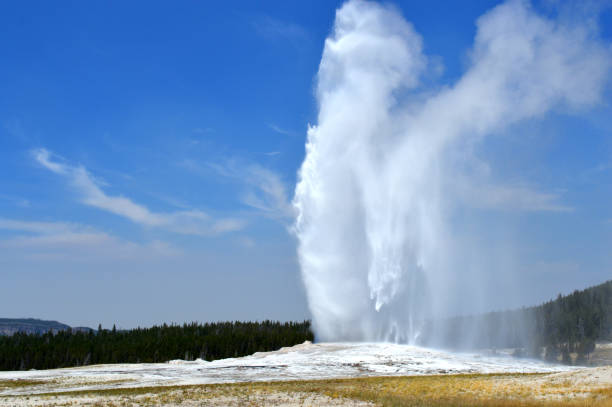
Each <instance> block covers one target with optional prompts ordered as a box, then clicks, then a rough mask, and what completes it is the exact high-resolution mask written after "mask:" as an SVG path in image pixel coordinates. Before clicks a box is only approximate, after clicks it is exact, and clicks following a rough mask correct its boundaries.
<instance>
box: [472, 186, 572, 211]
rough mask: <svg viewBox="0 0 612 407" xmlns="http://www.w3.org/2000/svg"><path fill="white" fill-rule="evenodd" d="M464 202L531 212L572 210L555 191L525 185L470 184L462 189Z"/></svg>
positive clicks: (484, 207)
mask: <svg viewBox="0 0 612 407" xmlns="http://www.w3.org/2000/svg"><path fill="white" fill-rule="evenodd" d="M462 198H463V200H464V203H468V204H469V205H470V206H472V207H476V208H482V209H505V210H517V211H533V212H572V211H573V210H574V209H573V208H572V207H571V206H568V205H564V204H563V203H561V196H560V195H559V194H556V193H550V192H541V191H538V190H536V189H533V188H530V187H529V186H526V185H492V184H486V185H480V186H474V185H471V186H469V187H467V188H465V189H464V190H463V191H462Z"/></svg>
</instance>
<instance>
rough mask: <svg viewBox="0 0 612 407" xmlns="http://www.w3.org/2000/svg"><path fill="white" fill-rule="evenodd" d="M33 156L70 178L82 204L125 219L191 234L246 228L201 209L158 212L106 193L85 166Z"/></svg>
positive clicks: (44, 155)
mask: <svg viewBox="0 0 612 407" xmlns="http://www.w3.org/2000/svg"><path fill="white" fill-rule="evenodd" d="M33 156H34V158H35V159H36V161H37V162H38V163H39V164H41V165H42V166H43V167H45V168H46V169H48V170H50V171H52V172H54V173H56V174H59V175H62V176H64V177H66V178H67V179H68V180H69V182H70V184H71V186H72V187H73V188H74V189H75V190H76V191H77V193H78V194H79V195H80V201H81V202H82V203H83V204H85V205H88V206H91V207H94V208H98V209H101V210H104V211H107V212H110V213H113V214H115V215H118V216H121V217H124V218H126V219H129V220H130V221H132V222H134V223H137V224H140V225H143V226H147V227H158V228H162V229H165V230H169V231H172V232H175V233H181V234H190V235H211V234H217V233H223V232H231V231H235V230H239V229H242V228H243V227H244V226H245V223H244V221H243V220H241V219H234V218H226V219H213V218H212V217H211V216H209V215H208V214H206V213H204V212H202V211H200V210H189V211H176V212H169V213H168V212H154V211H151V210H150V209H149V208H147V207H146V206H144V205H142V204H138V203H135V202H134V201H132V200H131V199H129V198H126V197H124V196H110V195H108V194H106V193H105V192H104V191H103V190H102V188H101V186H100V185H101V183H100V182H99V181H98V180H96V179H95V178H94V177H93V176H92V175H91V174H90V173H89V172H88V171H87V170H86V169H85V168H84V167H83V166H72V165H69V164H66V163H64V162H60V161H56V160H54V159H53V157H52V154H51V153H50V152H49V151H47V150H45V149H37V150H34V151H33Z"/></svg>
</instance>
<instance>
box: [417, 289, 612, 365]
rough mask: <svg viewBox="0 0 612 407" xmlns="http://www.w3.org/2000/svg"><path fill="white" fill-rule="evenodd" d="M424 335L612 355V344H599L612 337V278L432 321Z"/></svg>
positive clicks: (576, 358) (571, 355)
mask: <svg viewBox="0 0 612 407" xmlns="http://www.w3.org/2000/svg"><path fill="white" fill-rule="evenodd" d="M437 322H441V323H438V324H436V323H437ZM422 340H423V342H424V343H425V344H429V345H435V346H440V347H448V348H481V349H483V348H507V349H508V348H509V349H514V350H515V354H516V355H525V356H530V357H544V358H546V359H548V360H551V361H563V362H565V363H570V362H576V363H581V364H583V363H588V362H594V360H591V356H592V355H591V354H592V353H593V351H595V350H598V349H599V350H601V352H599V353H602V352H603V351H604V350H606V352H607V353H606V357H605V358H603V359H606V360H608V359H611V358H612V355H610V353H612V348H611V349H608V348H605V347H603V348H602V347H601V346H597V345H598V344H607V343H610V342H612V280H610V281H607V282H605V283H603V284H600V285H597V286H594V287H589V288H586V289H584V290H581V291H578V290H576V291H574V292H573V293H571V294H569V295H565V296H563V295H561V294H559V296H558V297H557V298H556V299H555V300H551V301H548V302H546V303H544V304H542V305H538V306H535V307H528V308H521V309H517V310H512V311H501V312H490V313H487V314H483V315H473V316H460V317H455V318H450V319H446V320H443V321H429V323H428V326H426V328H425V329H424V333H423V335H422ZM605 346H608V345H605ZM602 354H603V353H602ZM600 357H601V355H599V356H596V358H600ZM570 359H571V361H570Z"/></svg>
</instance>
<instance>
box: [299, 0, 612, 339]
mask: <svg viewBox="0 0 612 407" xmlns="http://www.w3.org/2000/svg"><path fill="white" fill-rule="evenodd" d="M594 31H595V30H594V29H593V28H592V26H590V25H587V24H581V23H576V22H567V23H561V22H559V21H555V20H550V19H548V18H545V17H542V16H539V15H538V14H536V13H535V12H534V11H533V10H532V8H531V6H530V5H529V4H528V3H527V2H523V1H510V2H507V3H505V4H502V5H500V6H498V7H496V8H494V9H493V10H491V11H490V12H488V13H487V14H486V15H484V16H483V17H481V18H480V19H479V20H478V21H477V34H476V38H475V42H474V46H473V49H472V50H471V53H470V63H469V66H468V68H467V70H466V71H465V73H464V74H463V76H462V77H461V78H460V79H459V80H457V81H456V83H455V84H454V85H453V86H450V87H443V88H437V89H431V87H429V89H424V88H423V85H422V84H421V83H422V80H421V79H422V78H423V77H427V78H431V77H432V75H431V74H428V71H430V70H431V69H430V68H429V65H430V64H429V62H428V58H427V57H426V56H425V55H424V54H423V47H422V40H421V37H420V36H419V35H418V34H417V33H416V32H415V31H414V28H413V27H412V26H411V25H410V24H409V23H408V22H407V21H406V20H404V18H403V17H402V16H401V15H400V14H399V12H398V11H397V10H396V9H394V8H392V7H388V6H382V5H379V4H375V3H370V2H366V1H360V0H351V1H349V2H347V3H346V4H344V5H343V6H342V7H341V8H340V9H339V10H338V11H337V13H336V20H335V24H334V29H333V32H332V34H331V35H330V37H329V38H328V39H327V40H326V41H325V48H324V51H323V57H322V59H321V64H320V67H319V72H318V77H317V89H316V96H317V100H318V105H319V114H318V124H317V125H316V126H312V127H310V128H309V130H308V140H307V144H306V158H305V160H304V163H303V164H302V167H301V170H300V173H299V181H298V184H297V187H296V192H295V198H294V205H295V207H296V209H297V213H298V216H297V220H296V224H295V231H296V234H297V237H298V241H299V246H298V255H299V261H300V266H301V269H302V275H303V280H304V283H305V287H306V290H307V296H308V301H309V306H310V309H311V312H312V316H313V323H314V328H315V332H316V335H317V338H318V339H319V340H365V341H377V340H390V341H401V342H410V341H412V340H414V338H415V336H416V335H418V332H419V321H422V319H423V318H425V317H427V315H431V314H432V313H433V314H435V313H436V312H438V311H439V310H440V309H442V308H443V307H444V306H445V305H444V298H446V295H445V294H446V293H449V292H451V291H452V289H453V287H452V286H449V285H451V284H449V283H448V282H450V281H453V278H454V279H455V280H456V279H457V277H458V276H457V275H456V274H457V273H461V272H462V265H461V264H460V260H459V259H458V258H457V257H456V256H455V253H456V252H457V250H455V244H454V242H453V231H452V230H451V229H452V228H451V227H450V222H449V217H450V214H452V213H453V211H454V210H455V209H456V208H457V207H458V206H459V205H460V204H461V201H462V200H461V195H462V192H461V188H459V187H458V185H460V184H465V182H466V179H467V180H468V181H469V178H470V177H469V175H470V172H469V169H468V170H466V168H469V163H468V164H466V163H465V162H464V163H459V161H460V160H459V161H458V160H457V159H456V158H454V157H455V156H454V155H453V154H452V153H453V151H456V149H457V148H459V147H458V146H460V145H467V144H470V143H471V144H473V143H475V142H478V140H480V139H482V138H483V137H485V136H488V135H490V134H495V133H499V132H500V131H502V130H503V129H504V128H507V127H508V126H509V125H512V124H514V123H517V122H519V121H522V120H526V119H531V118H535V117H538V116H542V115H543V114H544V113H546V112H547V111H549V110H551V109H554V108H559V107H561V108H563V109H565V110H566V111H568V110H574V111H575V110H578V109H581V108H584V107H588V106H590V105H593V104H594V103H596V102H598V101H599V100H600V98H601V95H602V93H603V88H604V85H605V82H606V78H607V76H608V72H609V69H610V66H611V56H610V47H609V46H607V45H604V44H602V41H601V40H600V39H598V38H597V35H596V33H595V32H594ZM466 160H467V158H466ZM470 160H471V159H470ZM463 192H464V193H463V195H465V191H463ZM464 198H465V197H464ZM451 266H452V267H451Z"/></svg>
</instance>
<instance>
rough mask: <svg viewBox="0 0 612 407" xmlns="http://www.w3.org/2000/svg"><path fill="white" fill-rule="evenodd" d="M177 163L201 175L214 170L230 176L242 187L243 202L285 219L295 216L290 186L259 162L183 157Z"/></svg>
mask: <svg viewBox="0 0 612 407" xmlns="http://www.w3.org/2000/svg"><path fill="white" fill-rule="evenodd" d="M180 165H181V166H182V167H183V168H185V169H188V170H189V171H191V172H194V173H196V174H200V175H206V174H210V172H211V171H212V172H214V173H215V174H217V175H220V176H222V177H226V178H229V179H232V180H234V181H236V182H238V183H240V184H242V186H243V188H244V192H243V194H242V197H241V199H242V203H243V204H245V205H247V206H249V207H251V208H254V209H257V210H258V211H260V212H263V213H265V214H266V215H267V216H270V217H274V218H279V219H286V218H292V217H293V215H294V212H293V207H292V205H291V203H290V200H289V188H288V186H287V184H286V183H285V181H284V180H283V178H282V177H281V175H280V174H278V173H277V172H275V171H272V170H270V169H268V168H265V167H262V166H261V165H259V164H254V163H243V162H241V161H239V160H236V159H233V160H226V161H224V162H207V163H205V164H204V165H202V164H199V163H197V162H195V161H193V160H184V161H182V162H181V163H180Z"/></svg>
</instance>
